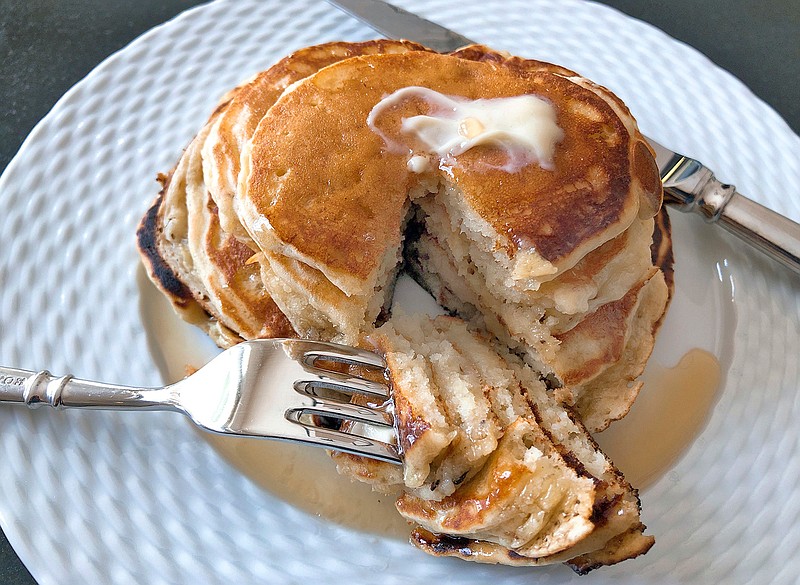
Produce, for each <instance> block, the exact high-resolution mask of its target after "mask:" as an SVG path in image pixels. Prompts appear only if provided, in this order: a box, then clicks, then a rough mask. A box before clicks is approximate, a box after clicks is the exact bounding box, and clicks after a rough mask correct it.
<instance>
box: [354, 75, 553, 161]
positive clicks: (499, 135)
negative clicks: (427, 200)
mask: <svg viewBox="0 0 800 585" xmlns="http://www.w3.org/2000/svg"><path fill="white" fill-rule="evenodd" d="M407 99H421V100H423V101H425V102H426V103H427V104H428V105H429V106H430V110H431V111H430V113H428V114H426V115H418V116H411V117H408V118H403V119H402V120H401V125H400V130H401V132H402V133H403V134H406V135H410V136H413V137H415V138H417V139H418V140H419V142H421V143H422V144H423V145H424V146H425V147H426V148H427V149H428V150H429V151H430V152H432V153H435V154H436V155H438V156H439V157H440V159H441V160H442V161H443V162H444V163H445V164H454V163H455V157H457V156H458V155H460V154H463V153H464V152H466V151H467V150H469V149H471V148H474V147H475V146H478V145H492V146H494V147H497V148H500V149H502V150H503V151H505V154H506V155H507V156H506V158H507V162H506V163H505V164H504V165H502V166H501V167H500V168H502V169H503V170H505V171H508V172H516V171H518V170H519V169H520V168H522V167H523V166H527V165H529V164H532V163H534V162H535V163H538V164H539V166H541V167H542V168H545V169H552V168H553V156H554V153H555V147H556V144H557V143H558V142H559V141H560V140H561V139H562V138H563V137H564V132H563V130H562V129H561V128H560V127H559V126H558V124H557V123H556V111H555V108H554V107H553V105H552V104H551V103H550V102H548V101H547V100H545V99H542V98H540V97H537V96H535V95H530V94H527V95H519V96H512V97H503V98H487V99H477V100H470V99H466V98H463V97H458V96H448V95H444V94H442V93H439V92H437V91H434V90H432V89H429V88H427V87H419V86H411V87H404V88H402V89H399V90H397V91H395V92H394V93H392V94H390V95H388V96H386V97H385V98H383V99H382V100H381V101H380V102H378V103H377V104H376V105H375V107H374V108H372V111H371V112H370V113H369V116H368V117H367V124H368V125H369V127H370V129H372V130H373V131H374V132H376V133H378V134H379V135H381V136H382V137H383V139H384V141H385V142H386V143H387V146H389V148H390V149H391V150H393V151H395V152H398V151H400V150H401V149H402V145H398V144H397V142H396V141H395V140H393V139H390V138H389V137H388V136H387V135H386V134H385V133H384V132H382V131H381V130H380V129H378V128H377V126H376V121H377V119H378V118H379V117H380V116H381V115H382V114H383V113H384V112H385V111H386V110H388V109H390V108H393V107H396V106H398V105H400V104H401V103H402V102H403V101H404V100H407ZM413 154H416V153H413ZM413 158H414V157H412V160H413ZM409 162H410V161H409ZM409 169H411V164H409ZM415 172H419V171H415Z"/></svg>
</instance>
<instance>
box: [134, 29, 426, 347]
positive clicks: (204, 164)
mask: <svg viewBox="0 0 800 585" xmlns="http://www.w3.org/2000/svg"><path fill="white" fill-rule="evenodd" d="M422 49H423V48H422V47H421V46H420V45H417V44H415V43H410V42H406V41H391V40H376V41H369V42H365V43H345V42H335V43H327V44H324V45H319V46H315V47H308V48H305V49H301V50H299V51H297V52H295V53H293V54H292V55H289V56H287V57H285V58H284V59H282V60H281V61H279V62H278V63H276V64H275V65H274V66H273V67H271V68H270V69H268V70H267V71H264V72H262V73H260V74H258V75H256V76H255V77H254V78H253V79H251V80H250V81H248V82H246V83H244V84H242V85H240V86H239V87H237V88H235V89H233V90H231V91H230V92H228V93H227V94H226V95H225V96H224V97H223V98H222V100H221V101H220V105H219V106H218V107H217V109H216V110H215V111H214V113H213V114H212V116H211V117H210V119H209V120H208V122H207V123H206V125H205V126H204V127H203V128H202V129H201V131H200V132H199V133H198V134H197V136H196V137H195V138H194V139H193V140H192V142H191V143H190V145H189V146H188V147H187V149H186V150H185V151H184V154H183V155H182V157H181V159H180V160H179V162H178V164H177V165H176V168H175V169H174V170H173V171H172V172H171V173H170V174H169V175H168V176H164V177H162V179H161V182H162V187H163V189H162V192H161V193H160V194H159V197H158V198H157V199H156V201H155V202H154V204H153V206H152V207H151V209H150V210H149V211H148V213H147V214H146V215H145V218H144V219H143V220H142V222H141V225H140V227H139V231H138V234H139V248H140V252H141V255H142V257H143V260H144V264H145V266H146V267H147V270H148V274H149V276H150V278H151V280H152V281H153V282H154V283H155V284H156V285H157V286H158V287H159V288H160V289H161V290H162V292H164V294H165V295H166V296H167V297H168V298H169V299H170V301H171V302H172V304H173V306H174V308H175V309H176V310H177V311H178V313H179V314H180V315H181V316H182V317H184V318H185V319H186V320H188V321H189V322H191V323H194V324H197V325H199V326H200V327H202V328H203V329H204V330H205V331H206V332H207V333H208V334H209V335H210V336H211V337H212V339H214V341H215V343H217V345H219V346H220V347H230V346H231V345H233V344H235V343H238V342H240V341H242V340H244V339H255V338H265V337H294V336H296V335H297V332H295V330H294V328H293V327H292V325H291V324H290V322H289V321H288V320H287V319H286V317H285V316H284V314H283V312H281V310H280V309H279V308H278V307H277V305H276V304H275V302H274V301H273V300H272V297H271V296H270V295H269V293H268V292H267V291H266V289H265V288H264V285H263V282H262V279H261V272H262V269H261V267H260V266H259V264H258V263H257V262H255V261H253V260H254V253H255V252H254V248H255V246H254V245H253V244H252V243H251V242H250V241H249V237H248V236H247V234H246V232H244V230H243V228H242V227H241V224H240V223H239V221H238V219H237V218H236V217H235V216H234V215H233V214H232V211H231V206H232V197H233V193H234V190H235V186H236V177H237V175H238V172H239V154H240V150H241V146H242V144H243V142H244V141H246V140H247V139H249V137H250V135H252V132H253V131H254V130H255V127H256V125H257V123H258V121H259V120H260V119H261V117H262V116H263V114H264V113H265V112H266V111H267V110H268V109H269V107H270V106H271V105H272V104H273V103H274V102H275V100H277V98H278V97H279V96H280V95H281V93H282V92H283V90H284V89H285V88H286V87H287V86H288V85H290V84H292V83H294V82H295V81H298V80H299V79H302V78H303V77H305V76H307V75H310V74H312V73H314V72H316V71H317V70H319V69H321V68H322V67H325V66H327V65H329V64H331V63H335V62H336V61H339V60H342V59H346V58H349V57H352V56H354V55H359V54H376V53H382V52H392V51H406V50H422Z"/></svg>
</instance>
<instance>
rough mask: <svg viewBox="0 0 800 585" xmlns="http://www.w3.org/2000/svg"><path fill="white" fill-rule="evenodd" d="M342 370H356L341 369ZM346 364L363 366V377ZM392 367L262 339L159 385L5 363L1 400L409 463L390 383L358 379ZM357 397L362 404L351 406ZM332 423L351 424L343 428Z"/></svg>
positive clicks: (354, 353)
mask: <svg viewBox="0 0 800 585" xmlns="http://www.w3.org/2000/svg"><path fill="white" fill-rule="evenodd" d="M336 364H340V365H341V366H340V367H341V369H346V370H349V373H344V372H342V371H337V370H336V367H337V366H336ZM349 366H356V372H353V368H350V367H349ZM385 368H386V363H385V362H384V360H383V358H382V357H381V356H379V355H377V354H375V353H372V352H369V351H365V350H361V349H356V348H353V347H348V346H344V345H338V344H334V343H325V342H319V341H307V340H298V339H263V340H254V341H246V342H243V343H240V344H238V345H235V346H233V347H231V348H229V349H227V350H225V351H224V352H222V353H221V354H219V355H218V356H217V357H215V358H214V359H213V360H211V361H210V362H209V363H208V364H206V365H205V366H203V367H202V368H200V369H199V370H197V372H195V373H194V374H192V375H190V376H188V377H187V378H184V379H183V380H180V381H179V382H176V383H174V384H171V385H168V386H164V387H162V388H136V387H131V386H118V385H112V384H103V383H100V382H92V381H88V380H80V379H77V378H74V377H73V376H71V375H66V376H60V377H56V376H53V375H52V374H50V372H48V371H46V370H43V371H39V372H33V371H29V370H21V369H17V368H7V367H2V366H0V403H17V404H26V405H28V406H29V407H31V408H36V407H39V406H41V405H49V406H52V407H54V408H58V409H61V408H90V409H109V410H167V411H177V412H180V413H182V414H184V415H186V416H188V417H189V418H190V419H191V420H192V422H194V423H195V424H196V425H197V426H198V427H200V428H201V429H203V430H205V431H210V432H214V433H220V434H223V435H232V436H242V437H251V438H264V439H278V440H285V441H293V442H298V443H304V444H307V445H315V446H319V447H324V448H326V449H332V450H336V451H344V452H346V453H352V454H354V455H361V456H365V457H370V458H373V459H378V460H380V461H387V462H390V463H396V464H402V457H401V454H400V451H399V449H398V448H397V440H396V435H395V431H394V426H393V425H394V417H393V412H392V401H391V395H390V390H389V386H388V385H387V384H386V383H385V382H383V383H382V382H379V381H375V380H373V379H368V378H366V377H363V376H362V375H359V373H358V372H359V369H361V370H360V371H362V372H364V373H365V374H366V373H367V372H372V373H374V374H378V376H375V377H379V378H381V379H385V378H384V377H383V374H384V372H385ZM355 396H358V397H360V400H359V404H353V403H352V402H351V399H352V398H353V397H355ZM362 402H363V403H365V405H362V404H361V403H362ZM331 419H333V420H335V421H341V422H344V423H348V424H345V425H343V428H336V427H335V426H332V425H330V424H329V421H331ZM349 423H355V424H349Z"/></svg>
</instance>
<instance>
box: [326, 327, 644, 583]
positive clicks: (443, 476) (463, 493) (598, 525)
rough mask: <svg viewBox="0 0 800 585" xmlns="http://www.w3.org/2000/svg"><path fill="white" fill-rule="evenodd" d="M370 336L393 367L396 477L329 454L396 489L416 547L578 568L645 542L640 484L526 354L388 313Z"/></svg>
mask: <svg viewBox="0 0 800 585" xmlns="http://www.w3.org/2000/svg"><path fill="white" fill-rule="evenodd" d="M370 341H371V343H373V344H374V345H375V346H376V347H377V348H379V349H380V351H381V352H382V353H383V354H384V355H385V357H386V359H387V363H388V364H389V368H390V374H391V376H390V379H391V382H392V389H393V396H394V400H395V407H396V418H397V425H398V432H399V436H400V441H401V446H402V447H403V449H404V456H405V466H404V472H403V475H399V474H398V473H396V472H395V471H394V470H395V469H396V467H395V466H392V465H390V464H385V463H381V462H376V461H372V460H365V459H361V458H358V457H354V456H350V455H342V454H337V455H335V456H334V457H335V459H336V460H337V462H338V465H339V468H340V470H341V471H343V472H345V473H349V474H351V475H355V476H356V477H359V478H361V479H363V480H365V481H369V482H371V483H373V485H376V487H377V488H378V489H381V490H383V491H387V492H388V491H391V488H392V487H394V486H395V485H400V486H401V487H402V489H403V490H404V491H403V495H402V496H401V497H400V498H399V499H398V501H397V504H396V505H397V509H398V511H399V512H400V513H401V514H402V515H403V516H404V517H405V518H407V519H408V520H409V521H410V522H412V523H413V524H414V528H413V529H412V537H411V538H412V542H413V543H414V544H415V545H417V546H418V547H420V548H422V549H423V550H425V551H426V552H429V553H431V554H435V555H443V556H457V557H460V558H463V559H466V560H472V561H478V562H486V563H505V564H515V565H543V564H552V563H558V562H567V563H570V564H572V565H574V568H576V570H578V571H579V572H580V571H584V570H588V569H589V568H595V567H596V566H601V565H604V564H613V563H615V562H619V561H621V560H624V559H626V558H632V557H634V556H637V555H639V554H642V553H644V552H646V551H647V550H648V549H649V548H650V546H652V544H653V538H652V537H650V536H646V535H644V533H643V531H644V526H643V525H642V523H641V520H640V518H639V500H638V495H637V493H636V490H635V489H633V488H632V487H631V486H630V485H629V484H628V483H627V482H626V481H625V479H624V478H623V477H622V475H621V474H620V473H619V471H618V470H617V469H616V468H615V467H614V466H613V464H612V463H611V461H609V460H608V459H607V458H606V456H605V455H604V454H603V453H602V452H601V451H600V450H599V448H598V447H597V445H596V444H595V442H594V441H593V440H592V438H591V437H590V435H589V433H588V432H587V430H586V428H585V427H584V426H583V425H582V424H581V423H580V421H579V420H577V419H576V418H574V416H573V414H572V413H571V412H570V411H569V410H567V409H566V408H564V407H563V406H562V405H561V404H560V403H558V401H556V400H555V397H554V396H553V395H552V393H551V392H550V391H548V390H547V388H546V387H545V385H544V384H543V383H542V381H541V380H540V378H539V375H538V373H537V372H536V371H534V370H533V369H531V368H530V367H529V366H527V365H526V364H525V363H524V362H523V361H522V360H520V359H519V358H516V357H514V356H512V355H511V354H509V353H508V352H507V351H505V350H503V349H502V348H499V347H497V346H496V345H494V344H492V343H491V342H490V340H489V339H488V338H485V337H481V336H480V335H477V334H475V333H473V332H471V331H470V330H469V329H468V327H467V325H466V323H464V322H463V321H461V320H460V319H456V318H451V317H438V318H436V319H435V320H430V319H429V318H427V317H424V316H419V315H416V316H406V315H396V316H395V317H394V318H393V319H392V321H391V322H390V323H387V324H385V325H383V326H382V327H381V328H379V329H377V330H376V331H375V332H374V333H373V334H372V335H371V336H370ZM623 539H624V540H625V542H626V546H624V547H623V546H621V545H620V541H621V540H623ZM578 558H579V560H574V559H578Z"/></svg>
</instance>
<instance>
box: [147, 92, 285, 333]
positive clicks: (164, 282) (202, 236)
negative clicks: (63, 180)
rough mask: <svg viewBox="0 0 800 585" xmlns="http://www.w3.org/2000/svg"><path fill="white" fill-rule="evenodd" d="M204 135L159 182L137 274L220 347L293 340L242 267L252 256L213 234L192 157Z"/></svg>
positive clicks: (214, 221) (252, 273)
mask: <svg viewBox="0 0 800 585" xmlns="http://www.w3.org/2000/svg"><path fill="white" fill-rule="evenodd" d="M223 107H224V105H223ZM215 116H216V114H215ZM215 116H212V120H213V119H214V117H215ZM208 131H209V125H208V124H207V125H206V126H204V127H203V129H202V130H201V131H200V132H199V133H198V135H197V136H196V137H195V138H194V139H193V140H192V142H191V143H190V144H189V146H188V147H187V149H186V150H185V151H184V153H183V155H182V156H181V159H180V160H179V162H178V164H177V166H176V167H175V169H174V170H173V171H172V172H171V173H170V175H169V176H167V177H163V178H162V186H163V189H162V192H161V193H160V194H159V197H158V198H157V199H156V201H155V203H154V204H153V206H152V207H151V209H150V211H149V212H148V213H147V214H146V215H145V218H144V219H143V221H142V222H141V224H140V226H139V230H138V239H139V250H140V253H141V255H142V257H143V260H144V264H145V267H146V268H147V270H148V274H149V276H150V279H151V280H152V281H153V282H154V283H155V284H156V286H158V287H159V288H160V289H161V290H162V292H164V293H165V294H166V296H167V298H169V299H170V301H171V302H172V304H173V307H174V308H175V309H176V310H177V311H178V313H179V314H180V315H181V316H182V317H183V318H184V319H186V320H187V321H189V322H191V323H194V324H196V325H198V326H200V327H201V328H203V329H204V330H205V331H206V332H207V333H208V334H209V336H210V337H211V338H212V339H213V340H214V342H215V343H216V344H217V345H219V346H220V347H223V348H224V347H230V346H232V345H234V344H236V343H238V342H240V341H242V340H244V339H256V338H265V337H293V336H295V333H294V330H293V329H292V327H291V324H290V323H289V321H288V320H287V319H286V318H285V316H284V315H283V313H282V312H281V311H280V309H278V307H277V306H276V305H275V303H274V302H273V301H272V298H271V297H270V296H269V294H268V293H267V292H266V291H265V289H264V286H263V283H262V282H261V278H260V270H259V266H258V264H257V263H249V262H248V260H249V259H250V258H251V257H252V256H253V252H252V250H251V249H250V248H249V247H247V246H246V245H244V244H242V243H241V242H239V241H238V240H236V239H235V238H233V237H231V236H230V235H229V234H227V233H226V232H224V231H223V230H222V229H221V227H220V224H219V218H218V214H217V209H216V206H215V204H214V202H213V201H212V200H211V199H210V197H209V195H208V191H207V190H206V188H205V184H204V180H203V168H202V161H201V158H200V148H201V146H202V144H203V141H204V140H205V138H206V136H207V134H208Z"/></svg>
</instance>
